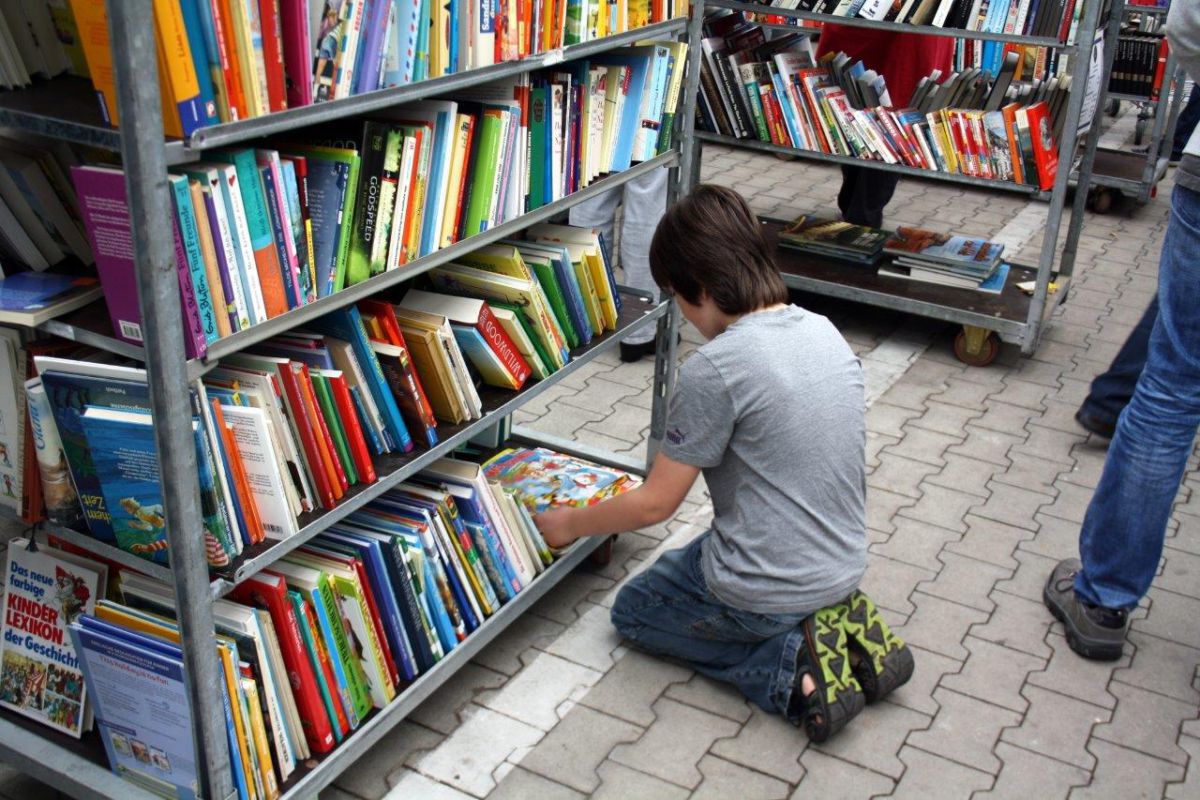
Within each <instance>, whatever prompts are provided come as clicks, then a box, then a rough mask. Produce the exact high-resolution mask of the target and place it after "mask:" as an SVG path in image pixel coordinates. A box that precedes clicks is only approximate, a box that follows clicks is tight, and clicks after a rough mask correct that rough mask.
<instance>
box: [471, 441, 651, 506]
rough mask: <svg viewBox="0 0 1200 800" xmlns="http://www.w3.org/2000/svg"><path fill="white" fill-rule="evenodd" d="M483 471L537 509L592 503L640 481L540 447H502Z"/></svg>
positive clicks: (618, 492)
mask: <svg viewBox="0 0 1200 800" xmlns="http://www.w3.org/2000/svg"><path fill="white" fill-rule="evenodd" d="M484 473H485V474H486V475H487V477H488V479H490V480H499V481H500V483H501V484H502V485H503V486H504V488H505V489H507V490H510V491H512V492H513V493H514V494H515V495H516V496H517V497H518V498H519V499H520V501H521V502H522V503H524V504H525V505H526V506H527V507H530V508H532V509H533V510H534V511H535V512H537V513H541V512H543V511H546V510H548V509H551V508H567V507H582V506H591V505H595V504H596V503H599V502H600V501H601V500H606V499H608V498H609V497H615V496H616V495H619V494H624V493H625V492H627V491H629V490H630V489H634V488H636V487H638V486H640V485H641V479H640V478H637V477H635V476H632V475H630V474H629V473H627V472H623V471H621V470H618V469H611V468H609V467H602V466H600V465H598V464H592V463H590V462H588V461H584V460H583V459H580V458H575V457H573V456H567V455H563V454H561V453H555V452H553V451H551V450H546V449H544V448H541V447H539V448H536V449H529V448H524V447H517V448H513V449H510V450H504V451H502V452H500V453H498V454H496V455H495V456H493V457H492V458H491V459H489V460H488V461H487V462H485V463H484Z"/></svg>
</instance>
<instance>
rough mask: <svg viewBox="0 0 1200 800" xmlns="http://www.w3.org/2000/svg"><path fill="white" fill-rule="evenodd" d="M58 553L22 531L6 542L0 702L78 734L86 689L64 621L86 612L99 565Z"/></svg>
mask: <svg viewBox="0 0 1200 800" xmlns="http://www.w3.org/2000/svg"><path fill="white" fill-rule="evenodd" d="M63 556H64V554H62V553H61V552H60V551H58V550H55V549H53V548H50V547H46V546H44V545H43V546H41V547H37V548H33V549H31V548H30V543H29V541H28V540H26V539H11V540H9V542H8V562H7V566H6V568H5V572H4V584H5V593H4V626H3V637H2V638H0V706H4V707H5V708H8V709H10V710H12V711H15V712H17V713H18V714H21V715H23V716H26V717H29V718H30V719H33V720H36V721H38V722H40V723H42V724H43V725H47V726H49V727H51V728H54V729H55V730H59V731H62V732H63V733H66V734H69V735H71V736H74V737H75V738H77V739H78V738H79V736H80V735H81V734H82V732H83V731H84V730H85V728H86V727H87V726H86V719H87V715H86V713H85V712H86V708H87V704H88V695H87V686H86V685H85V683H84V679H83V672H82V670H81V669H80V665H79V657H78V655H77V653H76V652H75V648H74V645H73V643H72V641H71V639H70V637H69V635H68V626H69V625H71V624H72V623H74V622H75V621H76V620H77V619H78V618H79V616H80V615H81V614H90V613H91V612H92V610H93V608H94V607H95V604H96V599H97V597H98V596H99V594H100V593H101V592H102V591H103V588H104V578H105V576H106V574H107V570H106V569H105V568H104V567H103V566H102V565H100V564H94V563H92V562H88V561H87V560H86V559H81V558H77V557H71V558H66V557H63Z"/></svg>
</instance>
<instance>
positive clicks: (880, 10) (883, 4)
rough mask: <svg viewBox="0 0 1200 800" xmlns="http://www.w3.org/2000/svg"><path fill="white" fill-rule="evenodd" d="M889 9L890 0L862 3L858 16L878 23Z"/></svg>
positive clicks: (890, 5)
mask: <svg viewBox="0 0 1200 800" xmlns="http://www.w3.org/2000/svg"><path fill="white" fill-rule="evenodd" d="M793 7H794V6H793ZM891 7H892V3H891V0H867V2H865V3H863V5H862V8H860V9H859V10H858V16H860V17H862V18H863V19H873V20H875V21H879V20H881V19H883V18H884V17H886V16H887V12H888V11H889V10H891Z"/></svg>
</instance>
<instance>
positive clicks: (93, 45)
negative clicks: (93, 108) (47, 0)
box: [71, 0, 118, 127]
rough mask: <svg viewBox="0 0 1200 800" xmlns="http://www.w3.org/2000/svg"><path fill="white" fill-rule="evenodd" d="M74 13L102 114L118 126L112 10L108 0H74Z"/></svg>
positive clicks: (111, 123)
mask: <svg viewBox="0 0 1200 800" xmlns="http://www.w3.org/2000/svg"><path fill="white" fill-rule="evenodd" d="M71 14H72V15H73V16H74V17H75V27H76V28H78V29H79V44H80V46H81V47H82V48H83V57H84V59H85V60H86V61H87V66H88V72H89V73H90V74H91V77H92V86H94V87H95V89H96V94H97V95H98V98H99V100H100V113H102V114H103V115H104V118H105V119H106V120H107V121H108V123H109V124H110V125H112V126H113V127H116V126H117V123H118V119H117V85H116V80H115V78H114V77H113V63H112V50H111V49H110V48H109V46H108V11H107V10H106V8H105V6H104V0H71Z"/></svg>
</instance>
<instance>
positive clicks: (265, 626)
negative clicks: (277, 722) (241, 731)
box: [254, 608, 312, 761]
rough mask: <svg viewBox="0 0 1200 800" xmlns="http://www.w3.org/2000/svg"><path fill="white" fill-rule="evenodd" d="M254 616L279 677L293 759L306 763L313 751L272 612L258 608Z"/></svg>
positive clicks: (279, 694) (268, 655)
mask: <svg viewBox="0 0 1200 800" xmlns="http://www.w3.org/2000/svg"><path fill="white" fill-rule="evenodd" d="M254 616H255V617H257V618H258V627H259V630H261V631H262V634H263V644H264V645H265V646H266V649H267V658H268V659H269V660H270V662H271V672H272V674H273V675H275V676H278V678H277V680H276V682H275V686H276V690H277V691H276V694H277V695H278V697H279V700H280V701H281V703H282V704H283V716H284V723H285V725H286V726H287V730H286V736H287V739H288V744H290V745H291V747H290V749H291V751H292V757H293V759H294V760H296V761H305V760H307V759H308V758H310V757H311V756H312V751H310V750H309V749H308V740H307V739H305V737H304V723H302V722H301V721H300V710H299V709H298V708H297V707H296V696H295V695H294V694H293V693H292V688H291V684H290V683H289V682H288V679H287V674H288V672H287V664H285V663H284V661H283V650H282V649H281V648H280V647H279V634H277V633H276V632H275V623H274V621H272V620H271V612H269V611H267V610H265V609H261V608H256V609H254Z"/></svg>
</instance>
